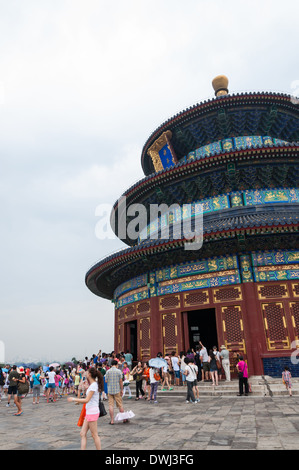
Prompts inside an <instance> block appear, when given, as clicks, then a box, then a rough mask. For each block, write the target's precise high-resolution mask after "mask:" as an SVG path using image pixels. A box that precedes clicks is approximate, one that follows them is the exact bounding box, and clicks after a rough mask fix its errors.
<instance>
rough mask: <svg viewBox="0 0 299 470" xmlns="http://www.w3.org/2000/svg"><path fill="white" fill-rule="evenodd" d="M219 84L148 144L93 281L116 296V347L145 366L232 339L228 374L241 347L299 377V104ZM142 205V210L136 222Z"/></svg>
mask: <svg viewBox="0 0 299 470" xmlns="http://www.w3.org/2000/svg"><path fill="white" fill-rule="evenodd" d="M212 85H213V88H214V91H215V97H214V98H213V99H210V100H208V101H204V102H201V103H199V104H196V105H194V106H192V107H190V108H188V109H186V110H184V111H182V112H179V113H178V114H176V115H175V116H173V117H172V118H171V119H169V120H167V121H166V122H164V123H162V124H161V125H160V126H159V127H158V128H157V129H156V130H155V131H154V132H153V133H152V134H151V135H150V137H149V138H148V140H147V141H146V143H145V145H144V147H143V150H142V154H141V165H142V169H143V172H144V175H145V176H144V178H143V179H141V180H140V181H138V182H137V183H135V184H134V185H132V186H131V187H130V188H129V189H128V190H127V191H126V192H125V193H124V194H123V195H122V197H120V199H119V200H118V201H117V202H116V203H115V204H114V206H113V210H112V214H111V222H112V226H113V229H114V231H115V233H116V235H117V236H119V237H120V238H121V239H123V240H124V242H125V243H126V245H127V247H126V248H124V249H123V250H121V251H119V252H117V253H114V254H113V255H111V256H108V257H106V258H105V259H103V260H102V261H100V262H98V263H97V264H95V265H94V266H93V267H92V268H91V269H90V270H89V271H88V272H87V274H86V278H85V282H86V285H87V287H88V288H89V289H90V291H91V292H93V293H94V294H96V295H98V296H100V297H103V298H106V299H109V300H111V301H112V302H113V303H114V307H115V336H114V349H115V351H116V352H121V351H126V350H127V349H129V350H131V352H132V353H133V355H134V358H135V360H137V359H138V360H142V361H146V360H148V359H149V358H151V357H154V356H156V354H157V352H158V351H161V352H162V354H164V355H166V354H170V353H171V352H172V351H175V352H176V353H180V352H181V351H186V350H188V349H189V348H194V347H195V346H196V345H197V344H198V341H199V340H200V341H202V343H203V344H204V345H205V346H206V347H207V348H208V349H210V348H212V347H213V346H217V347H218V348H219V347H220V346H221V345H225V346H226V348H227V349H228V350H229V351H230V353H231V368H232V372H234V360H235V358H236V357H237V354H242V355H243V356H244V358H245V359H246V361H247V363H248V367H249V373H250V374H251V375H263V374H266V375H271V376H281V371H282V369H283V367H284V366H285V365H288V366H289V367H290V370H291V372H292V374H293V376H299V364H297V362H299V242H298V207H299V188H298V181H299V178H298V176H299V171H298V170H299V166H298V155H299V104H298V100H294V99H292V97H291V96H289V95H285V94H280V93H267V92H250V93H237V94H230V93H229V91H228V79H227V78H226V77H225V76H223V75H220V76H218V77H216V78H215V79H214V80H213V82H212ZM161 205H162V206H163V208H164V209H163V210H161V212H158V215H157V216H156V217H153V216H152V211H151V208H152V207H154V208H156V207H160V206H161ZM138 207H144V208H145V216H144V214H143V217H140V218H139V219H138V222H139V223H138V226H137V222H136V215H135V219H134V208H138ZM165 208H167V209H165ZM198 208H200V210H199V209H198ZM197 210H198V212H197ZM200 218H201V221H202V233H201V241H202V243H201V245H200V248H198V249H196V243H198V240H199V239H200V237H197V236H194V237H193V235H194V233H197V232H194V227H195V225H196V223H195V222H196V220H197V219H198V220H200ZM187 222H190V224H189V225H188V224H187ZM130 224H131V225H130ZM132 224H133V226H134V227H135V229H136V230H135V231H134V230H129V228H132ZM186 225H187V226H188V227H189V232H188V231H186V230H181V233H180V236H177V230H176V229H177V228H182V227H183V226H186ZM136 227H138V230H137V228H136ZM135 233H136V236H134V235H135ZM192 244H194V249H193V247H192Z"/></svg>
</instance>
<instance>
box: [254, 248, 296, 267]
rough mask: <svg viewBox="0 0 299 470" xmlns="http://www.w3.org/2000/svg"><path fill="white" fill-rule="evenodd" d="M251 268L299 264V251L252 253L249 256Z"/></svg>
mask: <svg viewBox="0 0 299 470" xmlns="http://www.w3.org/2000/svg"><path fill="white" fill-rule="evenodd" d="M251 259H252V265H253V266H269V265H281V264H292V263H299V251H297V250H277V251H264V252H254V253H252V254H251Z"/></svg>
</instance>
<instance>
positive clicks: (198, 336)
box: [187, 308, 218, 352]
mask: <svg viewBox="0 0 299 470" xmlns="http://www.w3.org/2000/svg"><path fill="white" fill-rule="evenodd" d="M187 314H188V328H189V343H190V344H189V346H190V348H191V349H192V348H193V349H194V350H195V348H196V346H198V343H199V341H201V342H202V344H203V345H204V346H205V347H206V348H207V351H208V352H209V350H210V349H213V346H217V347H218V338H217V327H216V316H215V309H214V308H206V309H203V310H193V311H191V312H187Z"/></svg>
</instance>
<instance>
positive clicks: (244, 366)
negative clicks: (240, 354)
mask: <svg viewBox="0 0 299 470" xmlns="http://www.w3.org/2000/svg"><path fill="white" fill-rule="evenodd" d="M238 369H239V371H240V372H243V377H245V378H247V379H248V368H247V364H246V362H245V361H240V362H238Z"/></svg>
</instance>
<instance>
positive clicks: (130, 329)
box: [126, 320, 137, 361]
mask: <svg viewBox="0 0 299 470" xmlns="http://www.w3.org/2000/svg"><path fill="white" fill-rule="evenodd" d="M127 349H129V351H130V353H131V354H132V355H133V360H135V361H136V359H137V320H134V321H131V322H128V323H127V338H126V350H127Z"/></svg>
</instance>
